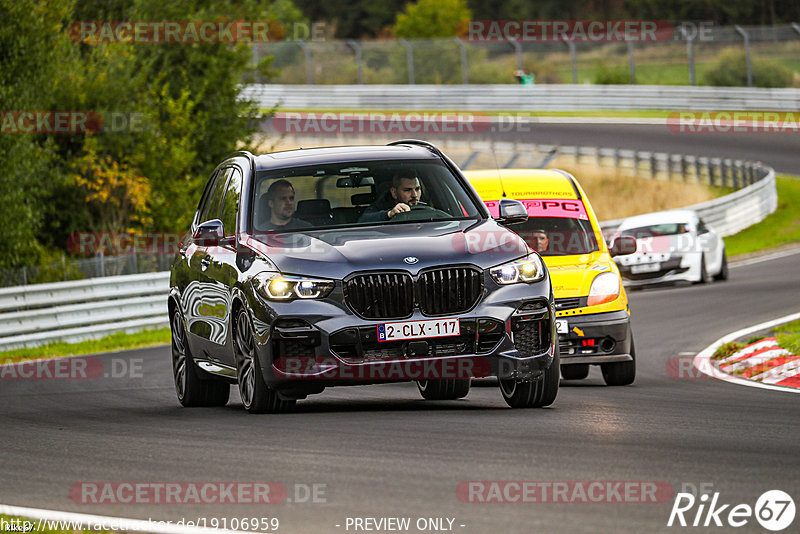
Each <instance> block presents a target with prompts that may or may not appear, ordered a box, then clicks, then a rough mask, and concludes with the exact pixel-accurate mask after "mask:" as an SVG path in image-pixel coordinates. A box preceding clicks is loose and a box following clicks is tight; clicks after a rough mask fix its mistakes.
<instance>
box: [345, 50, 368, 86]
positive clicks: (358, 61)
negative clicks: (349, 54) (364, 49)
mask: <svg viewBox="0 0 800 534" xmlns="http://www.w3.org/2000/svg"><path fill="white" fill-rule="evenodd" d="M346 42H347V46H349V47H350V48H352V49H353V53H354V54H355V55H356V64H357V65H358V85H364V65H363V62H362V61H361V46H360V45H359V44H358V43H357V42H356V41H354V40H353V39H348V40H347V41H346Z"/></svg>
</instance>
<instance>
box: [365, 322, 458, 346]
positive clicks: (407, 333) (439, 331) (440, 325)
mask: <svg viewBox="0 0 800 534" xmlns="http://www.w3.org/2000/svg"><path fill="white" fill-rule="evenodd" d="M460 334H461V325H460V323H459V321H458V317H456V318H454V319H430V320H427V321H404V322H401V323H382V324H379V325H378V341H396V340H399V339H422V338H427V337H445V336H457V335H460Z"/></svg>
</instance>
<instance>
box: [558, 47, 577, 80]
mask: <svg viewBox="0 0 800 534" xmlns="http://www.w3.org/2000/svg"><path fill="white" fill-rule="evenodd" d="M562 39H563V40H564V44H565V45H567V48H569V62H570V65H571V66H572V83H578V58H577V57H576V54H575V43H573V42H572V41H570V40H568V39H566V38H562Z"/></svg>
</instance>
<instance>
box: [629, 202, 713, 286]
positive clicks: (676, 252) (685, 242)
mask: <svg viewBox="0 0 800 534" xmlns="http://www.w3.org/2000/svg"><path fill="white" fill-rule="evenodd" d="M614 234H615V236H620V235H629V236H632V237H634V238H636V244H637V248H636V253H634V254H629V255H627V256H618V257H615V258H614V261H615V262H616V263H617V265H618V266H619V270H620V273H621V274H622V278H623V280H624V281H625V285H626V286H631V287H634V286H641V285H648V284H660V283H663V282H678V281H688V282H694V283H704V282H709V281H711V279H712V278H713V279H714V280H727V278H728V259H727V257H726V255H725V243H724V242H723V241H722V238H721V237H719V236H718V235H717V234H716V233H715V232H714V231H713V230H711V229H710V228H708V227H707V226H706V225H705V223H704V222H703V220H702V219H701V218H700V217H699V216H698V215H697V213H695V212H694V211H691V210H673V211H662V212H659V213H649V214H647V215H637V216H635V217H629V218H627V219H625V220H624V221H623V222H622V224H621V225H620V226H619V227H618V228H617V230H616V231H615V232H614Z"/></svg>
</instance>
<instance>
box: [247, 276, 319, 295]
mask: <svg viewBox="0 0 800 534" xmlns="http://www.w3.org/2000/svg"><path fill="white" fill-rule="evenodd" d="M255 284H256V289H258V292H259V293H261V295H263V296H264V297H266V298H268V299H270V300H292V299H318V298H324V297H326V296H328V293H330V292H331V290H332V289H333V286H334V283H333V280H320V279H318V278H304V277H302V276H288V275H285V274H279V273H260V274H257V275H256V276H255Z"/></svg>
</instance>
